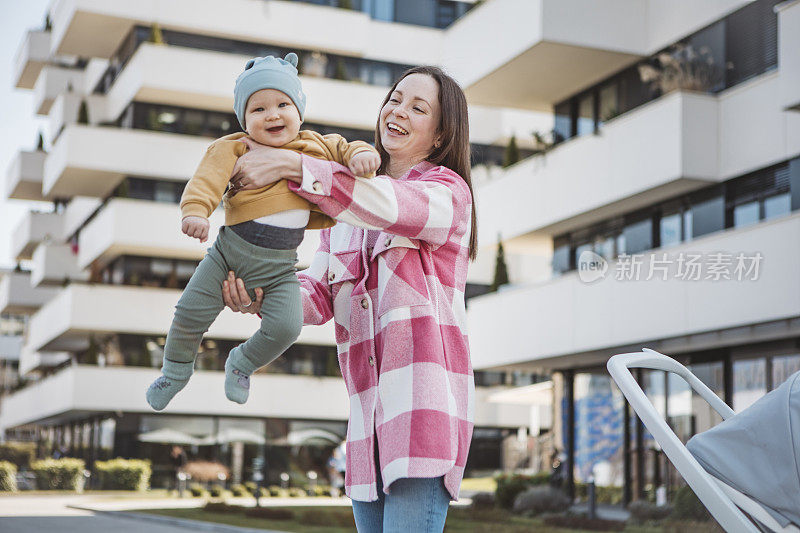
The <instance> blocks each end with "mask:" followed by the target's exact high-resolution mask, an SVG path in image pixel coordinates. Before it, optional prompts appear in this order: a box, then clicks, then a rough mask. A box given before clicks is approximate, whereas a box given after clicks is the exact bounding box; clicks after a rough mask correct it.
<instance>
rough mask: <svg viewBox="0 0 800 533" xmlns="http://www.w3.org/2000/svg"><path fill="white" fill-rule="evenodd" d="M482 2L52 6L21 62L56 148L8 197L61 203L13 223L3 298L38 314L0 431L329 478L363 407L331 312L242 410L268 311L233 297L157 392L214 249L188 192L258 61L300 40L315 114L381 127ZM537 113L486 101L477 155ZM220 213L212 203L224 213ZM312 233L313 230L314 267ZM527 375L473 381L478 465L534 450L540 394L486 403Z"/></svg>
mask: <svg viewBox="0 0 800 533" xmlns="http://www.w3.org/2000/svg"><path fill="white" fill-rule="evenodd" d="M319 4H326V5H319ZM470 7H472V4H470V3H464V2H453V1H450V0H442V1H439V0H424V1H416V2H392V1H380V0H374V1H368V0H365V1H364V2H359V1H356V2H340V1H338V0H334V1H325V2H320V1H316V2H293V1H281V0H225V1H207V2H202V3H198V2H197V1H196V0H171V1H167V2H128V1H126V0H112V1H109V0H55V1H54V2H53V4H52V5H51V7H50V9H49V15H48V19H47V22H46V24H45V25H44V28H43V29H41V30H31V31H29V32H28V34H27V37H26V38H25V40H24V42H22V43H20V47H19V50H18V52H17V56H16V62H15V67H16V68H15V72H14V83H15V84H16V87H17V88H19V89H27V90H32V91H33V95H34V100H35V109H36V112H37V113H38V114H39V115H42V116H45V117H47V119H48V126H49V127H48V131H47V132H46V133H47V135H46V136H47V138H48V140H49V142H48V143H47V144H48V145H49V146H48V148H49V149H48V150H47V151H44V150H31V151H26V150H23V151H21V152H19V153H18V154H17V157H16V158H15V160H14V161H13V162H12V163H11V165H10V166H9V168H8V173H7V176H6V181H5V186H4V188H3V193H4V194H5V195H6V197H7V198H10V199H20V200H41V201H49V202H52V204H53V209H52V211H51V212H30V213H28V214H27V216H25V218H24V219H23V220H22V221H21V223H20V224H19V226H18V227H17V228H13V230H12V231H13V239H12V252H13V255H14V256H15V258H16V259H17V261H19V262H21V264H23V265H25V266H26V267H27V268H26V269H23V270H21V271H13V272H8V273H6V274H5V275H4V276H3V277H2V280H0V313H14V314H17V315H23V316H25V317H26V327H25V335H24V343H23V345H22V347H21V348H19V347H17V348H18V352H19V354H18V357H17V359H18V363H15V365H14V366H15V370H16V369H18V372H19V374H20V376H22V377H23V378H24V379H25V380H27V381H26V383H27V384H26V385H25V386H24V387H22V388H21V389H20V390H17V391H15V392H13V393H11V394H8V395H6V396H5V397H4V398H2V402H1V403H0V428H2V429H3V430H5V431H6V432H13V433H14V434H20V432H21V431H27V432H33V433H34V434H35V435H36V438H37V439H38V441H39V442H40V453H42V454H48V453H51V452H53V451H55V450H58V451H60V452H66V453H68V454H69V455H72V456H80V457H83V458H85V459H86V460H87V464H89V465H91V463H92V461H93V460H95V459H102V458H108V457H112V456H123V457H147V458H151V459H152V460H153V463H154V477H153V485H154V486H159V485H164V484H166V483H167V482H168V476H169V475H170V474H171V472H172V470H171V467H170V463H169V458H168V452H169V446H168V444H170V443H175V444H186V445H188V446H191V450H190V452H191V453H190V455H191V456H193V457H197V458H209V459H217V460H220V461H223V462H225V463H227V464H228V465H230V466H231V468H232V473H233V479H234V480H235V481H239V480H242V481H244V480H250V479H252V478H253V474H254V471H255V470H257V469H261V468H262V466H261V465H263V464H265V463H266V469H265V470H266V471H265V473H266V476H267V482H268V483H277V482H279V478H278V476H279V474H280V473H281V472H287V471H291V472H307V471H309V470H317V471H318V472H319V473H320V474H324V472H325V460H326V459H327V457H328V455H329V454H330V451H331V450H332V448H333V447H334V446H335V445H336V444H338V442H340V441H341V440H342V439H343V438H344V434H345V422H346V420H347V415H348V408H349V405H348V403H349V402H348V398H347V394H346V391H345V388H344V386H343V383H342V382H341V378H340V377H339V375H338V372H339V371H338V362H337V358H336V350H335V346H334V342H333V341H334V337H333V328H332V324H331V323H329V324H328V325H326V326H323V327H307V328H304V330H303V332H302V335H301V337H300V338H299V340H298V342H297V343H296V345H295V346H293V347H292V348H290V349H289V350H288V351H287V353H286V354H284V355H283V356H282V357H280V358H279V359H278V360H277V361H275V362H274V363H273V364H271V365H269V367H267V368H266V369H265V370H264V371H262V372H259V373H258V374H257V375H255V376H254V378H253V387H252V393H251V397H250V399H249V401H248V402H247V404H246V405H243V406H240V405H237V404H233V403H231V402H229V401H227V400H226V399H225V397H224V394H223V379H224V373H223V371H222V369H223V364H224V360H225V357H226V356H227V353H228V351H229V350H230V349H231V348H232V347H233V346H235V345H236V344H238V343H239V342H241V341H242V340H244V339H246V338H248V337H249V336H250V335H251V333H252V332H253V331H254V330H255V329H256V328H257V324H258V322H257V320H258V319H256V318H253V317H244V316H236V315H234V314H233V313H229V312H227V311H226V312H223V314H222V315H221V316H220V317H219V319H218V320H217V321H216V322H215V323H214V325H213V326H212V327H211V329H210V330H209V331H208V333H207V335H206V338H205V340H204V342H203V345H202V347H201V351H200V354H199V356H198V362H197V372H196V374H195V376H194V377H193V379H192V381H191V384H190V385H189V386H188V387H187V388H186V389H185V390H184V391H182V392H181V394H179V395H178V396H177V397H176V398H175V400H173V402H172V403H171V404H170V406H169V407H168V408H167V409H166V410H165V411H164V412H163V413H155V412H153V411H152V410H151V409H150V408H149V406H148V405H147V403H146V402H145V397H144V392H145V390H146V388H147V386H148V385H149V383H150V382H151V381H152V380H153V379H154V378H155V377H156V376H157V375H158V368H159V367H160V364H161V358H162V347H163V345H164V342H165V335H166V332H167V330H168V328H169V324H170V321H171V318H172V314H173V309H174V306H175V303H176V302H177V299H178V297H179V295H180V292H181V288H182V287H184V286H185V284H186V282H187V281H188V279H189V277H190V275H191V274H192V272H193V271H194V268H195V266H196V264H197V262H198V261H199V260H200V259H201V258H202V257H203V255H204V251H205V248H206V247H207V246H209V243H206V244H199V243H198V242H196V241H194V240H193V239H189V238H187V237H185V236H184V235H182V234H181V233H180V230H179V219H180V215H179V208H178V200H179V198H180V194H181V192H182V189H183V186H184V184H185V182H186V180H187V179H188V178H189V177H190V176H191V175H192V173H193V172H194V169H195V167H196V165H197V163H198V162H199V160H200V158H201V157H202V155H203V153H204V151H205V148H206V147H207V145H208V144H209V143H210V142H211V140H212V139H214V138H217V137H220V136H222V135H224V134H227V133H231V132H234V131H237V130H238V123H237V121H236V118H235V116H234V114H233V112H232V105H233V83H234V80H235V79H236V76H237V75H238V74H239V73H240V72H241V70H242V69H243V67H244V64H245V63H246V61H247V60H248V59H250V58H251V57H254V56H263V55H267V54H274V55H280V56H281V57H282V56H283V55H285V54H286V53H287V52H289V51H294V52H297V53H298V55H300V57H301V65H300V67H301V77H302V81H303V85H304V89H305V91H306V93H307V95H308V107H307V111H306V123H305V127H306V128H309V129H315V130H317V131H320V132H322V133H328V132H334V131H335V132H339V133H341V134H343V135H345V136H346V137H347V138H348V139H350V140H353V139H364V140H368V141H372V139H373V128H374V124H375V121H376V117H377V112H378V108H379V105H380V103H381V101H382V98H383V97H384V95H385V93H386V91H387V89H388V87H389V86H390V85H391V83H393V81H394V80H395V79H396V78H397V77H398V76H399V74H400V73H402V72H403V71H404V70H405V69H406V68H407V67H408V66H409V65H415V64H430V63H441V54H442V50H444V48H445V46H444V43H445V42H446V40H447V38H448V37H447V35H448V32H449V30H446V29H444V28H446V27H448V26H451V25H452V22H453V21H455V20H456V19H458V18H459V17H460V16H462V15H464V14H465V13H466V12H467V11H468V9H469V8H470ZM398 43H404V45H403V46H398ZM536 119H537V114H536V113H533V112H531V111H527V110H516V111H515V110H507V109H499V108H495V107H492V106H485V107H480V106H476V107H475V108H474V110H473V122H474V125H473V135H472V139H471V141H472V142H473V146H474V148H475V154H476V163H485V164H488V163H491V164H492V167H493V168H494V167H496V166H497V165H496V163H499V162H501V161H502V157H503V151H504V145H505V143H506V141H507V139H508V137H509V136H510V135H514V134H517V135H519V136H520V137H522V136H523V135H526V131H527V129H529V127H530V124H532V123H533V122H535V120H536ZM538 119H539V120H541V117H539V118H538ZM545 120H546V121H547V120H549V119H547V118H545ZM521 144H522V148H523V153H524V154H529V153H532V152H533V150H532V149H531V142H528V144H527V145H525V143H524V142H523V141H521ZM484 167H486V165H484ZM477 172H478V173H480V170H478V171H477ZM483 174H484V175H485V174H487V171H486V170H484V171H483ZM221 222H222V213H221V212H219V211H218V212H217V213H215V214H214V216H213V217H212V227H213V226H214V224H216V225H217V226H218V225H219V224H220V223H221ZM212 233H215V232H212ZM215 237H216V235H214V234H212V235H210V237H209V242H213V239H214V238H215ZM317 242H318V236H317V234H316V233H314V232H308V234H307V236H306V239H305V241H304V242H303V244H302V246H301V249H300V252H299V256H300V265H299V266H300V267H302V266H304V265H307V264H308V262H309V260H310V258H311V256H312V255H313V252H314V251H315V249H316V246H317ZM486 257H487V259H488V260H487V261H484V267H483V268H481V267H478V266H476V268H475V270H474V272H473V275H472V276H473V279H474V280H476V281H477V282H478V283H476V284H474V285H471V287H470V291H471V292H476V293H479V292H485V285H486V281H487V280H486V276H487V273H490V272H491V268H492V261H493V257H492V252H491V250H490V251H489V253H488V254H487V255H486ZM481 282H482V283H481ZM479 378H480V374H479ZM531 379H532V377H531V376H530V375H527V376H526V375H521V374H519V373H517V374H514V375H512V374H511V373H509V374H508V375H507V376H506V375H505V373H501V374H498V373H491V374H487V376H486V379H484V382H486V383H488V384H492V385H493V386H480V387H479V388H478V393H477V394H478V396H477V403H478V407H477V411H476V428H477V429H476V437H475V445H474V450H475V453H474V454H473V458H472V459H471V462H470V467H471V468H472V469H473V470H476V469H496V468H501V467H502V466H503V464H504V462H505V463H508V461H509V460H511V459H510V458H512V457H516V456H514V455H513V453H512V452H514V451H515V450H516V449H518V448H520V447H521V450H522V453H523V454H524V453H525V446H526V442H524V441H523V440H520V439H518V433H519V429H520V428H527V427H528V426H529V425H530V422H531V410H530V408H529V407H528V406H524V405H509V406H504V405H502V404H498V403H494V402H491V401H489V399H490V397H491V396H492V394H494V393H495V392H497V391H498V390H502V389H505V388H507V386H506V381H508V383H509V384H513V383H522V384H525V383H528V382H530V380H531ZM166 430H168V433H167V436H166V437H164V434H165V431H166ZM504 448H505V449H507V450H508V451H507V453H506V457H505V458H504V457H503V453H502V450H503V449H504Z"/></svg>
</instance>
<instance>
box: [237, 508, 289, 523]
mask: <svg viewBox="0 0 800 533" xmlns="http://www.w3.org/2000/svg"><path fill="white" fill-rule="evenodd" d="M244 515H245V516H247V517H249V518H262V519H265V520H292V519H294V512H293V511H291V510H289V509H281V508H279V507H256V508H254V509H248V510H247V511H245V513H244Z"/></svg>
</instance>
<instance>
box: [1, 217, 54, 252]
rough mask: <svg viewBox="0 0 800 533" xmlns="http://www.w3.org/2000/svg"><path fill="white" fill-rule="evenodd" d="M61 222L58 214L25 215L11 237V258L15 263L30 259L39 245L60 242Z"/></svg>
mask: <svg viewBox="0 0 800 533" xmlns="http://www.w3.org/2000/svg"><path fill="white" fill-rule="evenodd" d="M62 221H63V219H62V217H61V215H60V214H58V213H39V212H36V211H29V212H27V213H25V215H23V217H22V220H20V221H19V224H17V227H16V228H14V233H13V235H12V236H11V256H12V257H14V258H15V259H16V260H17V261H19V260H24V259H31V258H32V257H33V251H34V250H35V249H36V247H37V246H38V245H39V244H40V243H42V242H45V241H48V242H58V241H60V240H61V239H62V237H63V233H62V230H63V228H62Z"/></svg>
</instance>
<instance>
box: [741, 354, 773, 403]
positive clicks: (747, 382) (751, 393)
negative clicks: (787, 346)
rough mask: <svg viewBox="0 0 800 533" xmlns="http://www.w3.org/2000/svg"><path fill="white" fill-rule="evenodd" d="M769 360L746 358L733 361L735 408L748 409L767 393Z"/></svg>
mask: <svg viewBox="0 0 800 533" xmlns="http://www.w3.org/2000/svg"><path fill="white" fill-rule="evenodd" d="M766 372H767V360H766V359H765V358H763V357H762V358H759V359H744V360H739V361H734V362H733V410H734V411H736V412H737V413H738V412H739V411H741V410H742V409H746V408H747V407H749V406H750V405H752V404H753V402H755V401H756V400H758V399H759V398H761V397H762V396H764V395H765V394H766V393H767V373H766Z"/></svg>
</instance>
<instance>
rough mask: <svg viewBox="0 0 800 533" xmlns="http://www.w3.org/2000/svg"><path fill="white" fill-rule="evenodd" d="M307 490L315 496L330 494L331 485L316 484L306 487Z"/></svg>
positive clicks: (310, 494)
mask: <svg viewBox="0 0 800 533" xmlns="http://www.w3.org/2000/svg"><path fill="white" fill-rule="evenodd" d="M305 492H306V493H307V494H308V495H309V496H314V497H321V496H330V495H331V487H330V486H328V485H314V486H313V487H308V488H306V489H305Z"/></svg>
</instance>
